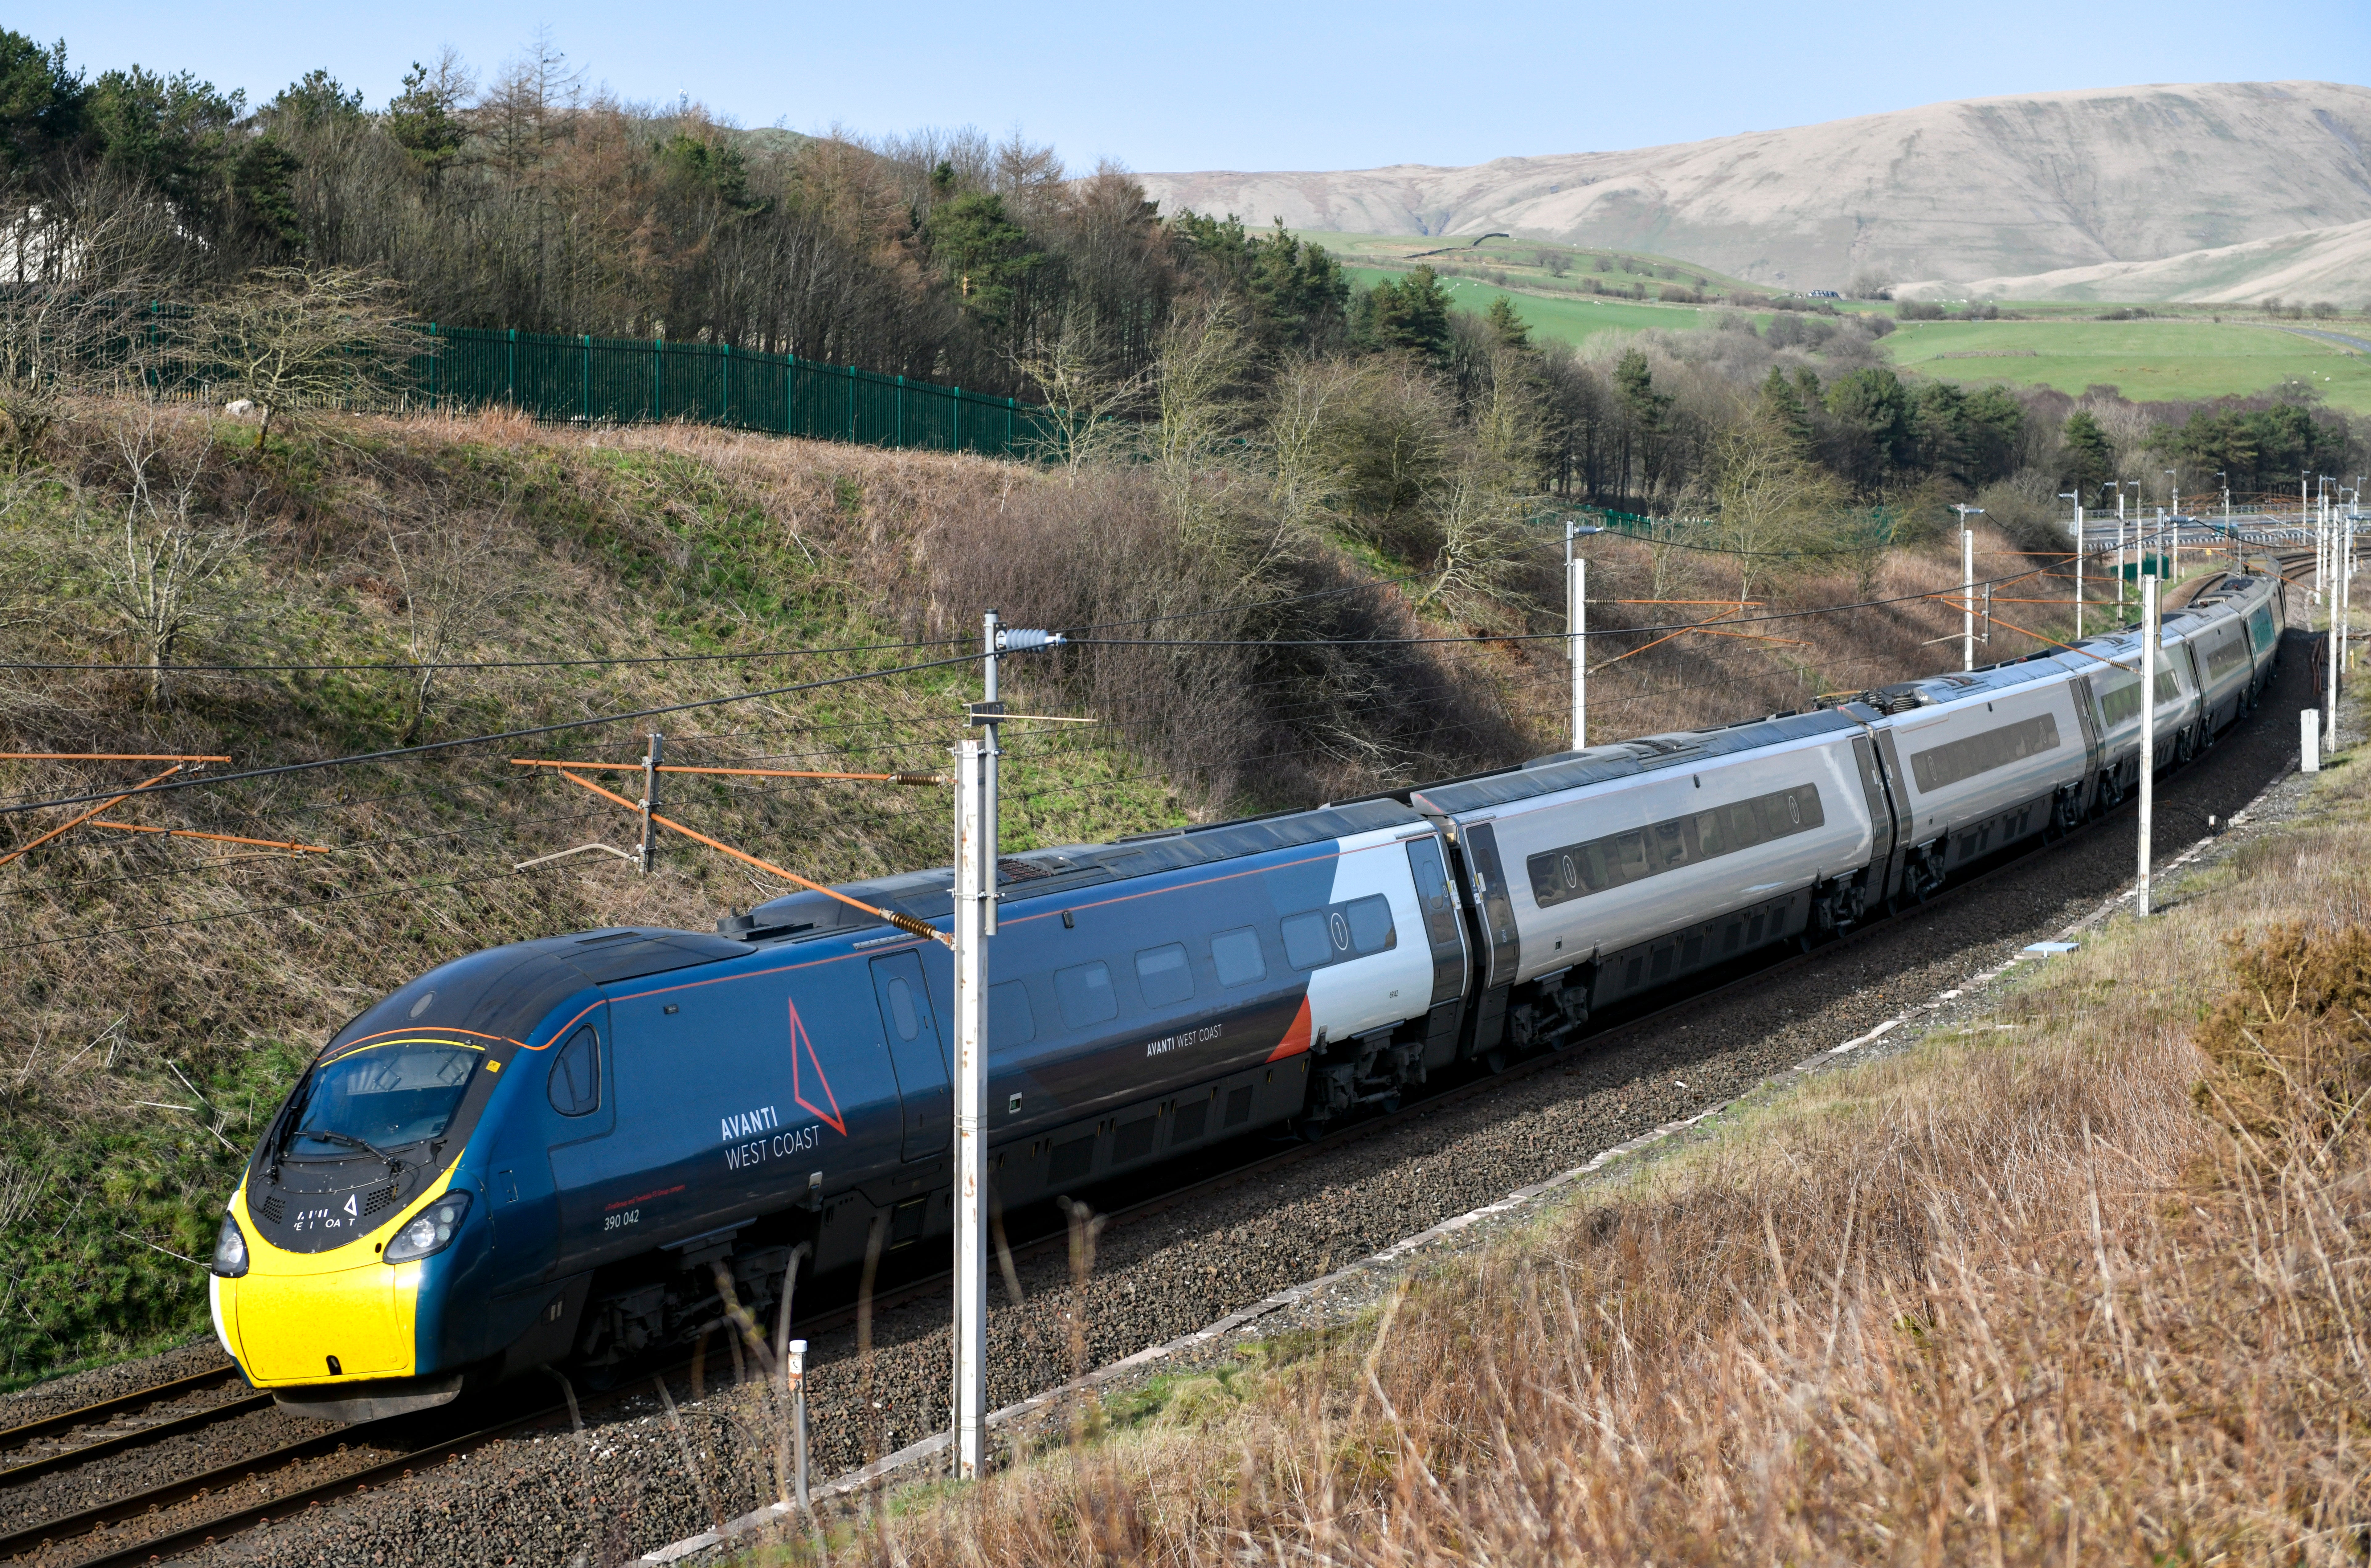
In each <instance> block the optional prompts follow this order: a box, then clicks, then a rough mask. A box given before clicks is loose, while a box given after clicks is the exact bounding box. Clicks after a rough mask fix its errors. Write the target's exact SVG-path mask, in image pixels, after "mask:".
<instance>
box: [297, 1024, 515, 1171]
mask: <svg viewBox="0 0 2371 1568" xmlns="http://www.w3.org/2000/svg"><path fill="white" fill-rule="evenodd" d="M484 1058H485V1052H484V1050H483V1049H482V1048H480V1047H479V1046H476V1045H469V1044H465V1043H461V1042H459V1041H457V1040H445V1039H438V1038H435V1037H434V1036H419V1037H414V1038H411V1039H403V1040H386V1041H380V1042H377V1043H373V1044H369V1045H365V1046H364V1047H363V1048H362V1049H360V1050H358V1051H349V1052H347V1053H345V1054H344V1055H340V1056H336V1057H333V1058H331V1059H330V1060H329V1061H326V1062H323V1063H320V1064H319V1065H318V1066H315V1067H314V1068H313V1070H312V1072H310V1073H309V1074H307V1075H306V1080H305V1093H304V1099H303V1101H301V1102H300V1103H299V1104H298V1106H297V1109H296V1113H295V1117H294V1118H293V1120H292V1124H291V1125H290V1127H289V1130H288V1146H287V1147H288V1152H289V1154H290V1155H291V1156H292V1157H294V1158H300V1159H301V1158H305V1157H306V1156H311V1157H315V1158H337V1159H347V1158H351V1157H352V1155H353V1149H354V1143H360V1144H363V1145H364V1146H367V1147H371V1148H376V1149H388V1148H402V1147H408V1146H411V1145H414V1144H422V1143H426V1142H427V1141H429V1140H430V1139H432V1138H437V1137H442V1136H444V1135H445V1129H447V1128H448V1127H450V1126H451V1125H452V1124H453V1118H454V1117H455V1116H456V1115H457V1114H458V1113H459V1112H460V1109H461V1102H462V1100H463V1099H464V1098H465V1097H466V1096H467V1095H468V1091H469V1085H470V1084H471V1083H472V1082H473V1081H474V1080H475V1079H476V1077H477V1071H478V1065H479V1063H480V1062H481V1061H483V1060H484ZM349 1139H352V1140H354V1141H353V1142H348V1141H346V1140H349Z"/></svg>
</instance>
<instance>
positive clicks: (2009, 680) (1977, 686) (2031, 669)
mask: <svg viewBox="0 0 2371 1568" xmlns="http://www.w3.org/2000/svg"><path fill="white" fill-rule="evenodd" d="M2266 585H2267V584H2266V582H2265V581H2264V580H2263V579H2261V578H2256V577H2243V576H2239V575H2238V574H2236V573H2228V572H2226V573H2225V574H2224V575H2223V576H2222V577H2220V578H2218V579H2216V580H2215V581H2214V582H2210V583H2208V584H2206V585H2205V586H2204V587H2203V588H2201V589H2199V590H2198V592H2197V593H2195V594H2192V595H2191V598H2190V601H2189V602H2188V603H2187V604H2185V605H2182V606H2181V607H2180V609H2178V610H2174V611H2172V612H2170V613H2169V614H2167V615H2165V616H2164V617H2162V618H2161V620H2160V622H2159V625H2160V627H2161V628H2162V635H2164V636H2166V637H2169V638H2174V639H2180V638H2182V637H2185V636H2188V635H2189V634H2190V633H2192V632H2195V631H2199V630H2203V628H2205V627H2206V626H2207V625H2208V623H2210V622H2211V621H2213V620H2215V619H2216V618H2218V617H2223V616H2236V615H2238V613H2239V612H2240V607H2241V605H2240V601H2242V600H2244V599H2245V598H2246V597H2247V596H2248V595H2249V594H2254V593H2259V592H2261V591H2262V590H2263V589H2264V588H2265V587H2266ZM2140 645H2141V628H2140V626H2139V624H2138V623H2137V622H2135V623H2134V624H2133V625H2131V626H2126V627H2121V628H2117V629H2116V630H2114V631H2111V632H2105V633H2102V634H2100V635H2099V636H2096V637H2087V638H2085V639H2084V640H2082V641H2080V642H2077V643H2074V644H2072V645H2071V646H2069V647H2067V648H2065V649H2058V650H2045V651H2041V652H2039V653H2029V654H2027V655H2025V656H2024V657H2023V658H2021V659H2012V660H2009V661H2007V663H1999V664H1990V665H1987V666H1985V667H1984V668H1983V669H1979V670H1963V671H1960V672H1958V673H1956V674H1944V675H1926V676H1922V677H1921V678H1919V679H1917V680H1914V681H1898V682H1896V683H1894V684H1893V685H1891V686H1879V687H1877V688H1876V689H1875V690H1873V691H1868V692H1864V693H1862V694H1861V698H1860V700H1861V701H1863V702H1865V703H1867V704H1868V706H1869V707H1871V708H1874V709H1877V710H1878V711H1879V713H1903V712H1906V711H1908V710H1909V709H1914V708H1932V707H1940V706H1941V705H1942V704H1944V703H1947V702H1960V701H1964V700H1966V699H1968V698H1977V697H1984V696H1987V695H1990V694H1992V693H1995V692H2002V691H2008V690H2012V689H2014V688H2016V687H2018V686H2030V685H2031V684H2032V683H2033V682H2035V681H2041V680H2049V679H2051V678H2052V677H2053V676H2056V675H2060V674H2065V673H2067V672H2068V671H2073V672H2075V673H2076V674H2083V673H2085V672H2087V671H2092V670H2097V669H2099V667H2100V666H2101V664H2102V663H2105V662H2107V661H2111V660H2115V659H2118V658H2120V657H2122V656H2124V655H2129V654H2132V653H2134V652H2136V651H2138V650H2139V648H2140Z"/></svg>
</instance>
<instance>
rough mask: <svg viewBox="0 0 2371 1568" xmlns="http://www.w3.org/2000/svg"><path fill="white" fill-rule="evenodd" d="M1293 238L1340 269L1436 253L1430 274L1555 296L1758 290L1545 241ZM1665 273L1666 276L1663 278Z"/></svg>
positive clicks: (1678, 263)
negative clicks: (1586, 291)
mask: <svg viewBox="0 0 2371 1568" xmlns="http://www.w3.org/2000/svg"><path fill="white" fill-rule="evenodd" d="M1296 232H1297V233H1299V234H1300V236H1301V238H1303V239H1306V240H1309V241H1312V242H1313V243H1314V244H1318V245H1322V246H1324V248H1326V249H1328V250H1330V251H1332V252H1333V253H1334V254H1335V255H1336V256H1338V257H1340V258H1341V259H1342V260H1343V262H1344V263H1345V264H1356V263H1361V262H1378V261H1389V262H1392V263H1394V264H1396V265H1401V266H1413V265H1415V264H1416V263H1417V259H1419V258H1418V253H1419V252H1423V251H1440V252H1441V254H1440V255H1427V256H1422V257H1421V258H1420V259H1421V260H1422V261H1423V263H1424V264H1426V265H1428V266H1430V267H1431V268H1432V269H1433V270H1434V271H1447V270H1448V269H1450V268H1452V267H1454V268H1456V269H1458V270H1459V271H1465V272H1475V271H1500V272H1504V273H1506V274H1507V281H1508V282H1514V283H1520V284H1521V285H1522V286H1524V287H1526V288H1534V287H1536V288H1542V289H1547V290H1550V291H1552V292H1556V293H1564V292H1570V293H1573V294H1580V293H1582V289H1581V286H1580V285H1581V280H1583V279H1584V278H1594V279H1596V280H1597V281H1598V282H1600V283H1603V284H1607V285H1613V284H1616V283H1643V284H1645V285H1646V286H1647V288H1648V291H1649V292H1650V293H1651V292H1652V291H1653V290H1654V289H1656V288H1658V287H1660V286H1662V285H1665V284H1671V285H1677V286H1680V287H1685V288H1694V289H1698V290H1701V291H1705V292H1709V293H1714V294H1729V293H1731V292H1734V291H1738V290H1749V291H1751V290H1757V289H1760V288H1761V285H1757V284H1753V283H1749V282H1745V281H1744V280H1743V279H1741V278H1732V277H1730V276H1729V274H1728V273H1726V272H1716V271H1713V270H1712V269H1711V268H1709V267H1700V266H1698V265H1696V264H1695V263H1694V262H1693V261H1683V260H1682V259H1679V258H1678V257H1676V256H1659V255H1657V254H1655V253H1654V252H1652V251H1648V250H1609V249H1605V248H1588V247H1584V246H1578V245H1562V244H1559V243H1557V242H1556V241H1555V240H1546V239H1488V240H1484V241H1483V242H1482V243H1481V244H1480V245H1478V246H1477V245H1475V244H1473V243H1472V242H1471V240H1470V239H1468V238H1464V237H1461V236H1456V235H1406V234H1339V233H1334V232H1328V231H1320V230H1314V229H1312V230H1301V231H1296ZM1543 251H1547V252H1554V253H1556V254H1559V255H1561V256H1563V257H1564V258H1565V259H1567V261H1568V262H1569V263H1570V268H1569V270H1568V271H1567V272H1566V273H1565V275H1564V276H1563V277H1561V278H1558V277H1556V276H1555V275H1554V274H1553V273H1551V272H1550V271H1548V270H1547V269H1546V268H1544V267H1543V266H1541V265H1540V257H1541V253H1542V252H1543ZM1601 261H1602V262H1604V263H1605V265H1606V270H1605V271H1599V270H1598V264H1599V263H1600V262H1601ZM1666 273H1670V274H1672V275H1671V276H1668V277H1667V276H1665V275H1664V274H1666ZM1699 280H1701V281H1699ZM1764 292H1766V290H1764Z"/></svg>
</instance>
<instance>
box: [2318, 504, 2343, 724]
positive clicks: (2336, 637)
mask: <svg viewBox="0 0 2371 1568" xmlns="http://www.w3.org/2000/svg"><path fill="white" fill-rule="evenodd" d="M2324 532H2326V533H2328V534H2330V536H2331V544H2332V546H2333V547H2335V545H2336V543H2337V539H2338V535H2337V531H2336V530H2335V529H2325V530H2324ZM2343 588H2344V580H2343V578H2342V576H2341V575H2340V573H2339V571H2338V560H2337V554H2336V550H2335V548H2333V549H2332V552H2331V578H2330V629H2329V631H2327V632H2326V633H2324V634H2323V644H2322V648H2323V655H2324V657H2325V658H2327V659H2328V661H2329V663H2330V706H2329V707H2328V708H2326V709H2323V710H2322V715H2321V728H2322V734H2323V736H2324V747H2325V749H2327V750H2329V751H2331V752H2332V753H2335V752H2336V751H2337V750H2338V661H2339V660H2340V659H2341V658H2342V657H2343V656H2344V653H2345V649H2346V642H2345V633H2344V632H2343V630H2342V629H2341V628H2342V626H2343V623H2344V619H2345V613H2346V612H2345V611H2344V610H2343V609H2342V607H2341V601H2342V593H2343Z"/></svg>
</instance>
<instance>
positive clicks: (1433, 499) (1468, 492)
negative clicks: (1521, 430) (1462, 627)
mask: <svg viewBox="0 0 2371 1568" xmlns="http://www.w3.org/2000/svg"><path fill="white" fill-rule="evenodd" d="M1507 478H1508V476H1507V473H1506V471H1505V469H1504V468H1503V467H1501V466H1499V465H1498V464H1495V463H1492V462H1490V461H1488V460H1487V459H1482V460H1477V461H1473V462H1467V463H1463V464H1461V465H1459V466H1458V467H1455V468H1452V469H1451V470H1450V471H1449V472H1448V473H1447V474H1445V475H1443V476H1442V478H1440V482H1439V483H1437V484H1436V485H1435V486H1434V487H1433V489H1432V491H1431V494H1430V495H1429V496H1428V498H1427V500H1426V504H1425V513H1426V515H1427V517H1428V519H1429V520H1430V521H1431V523H1432V525H1433V528H1434V530H1435V532H1436V536H1437V538H1438V540H1439V544H1438V547H1437V548H1436V549H1435V551H1434V554H1433V559H1432V565H1431V569H1430V570H1431V577H1432V581H1431V582H1428V583H1427V584H1426V585H1425V588H1424V591H1423V592H1422V593H1421V594H1417V601H1416V602H1417V608H1419V609H1423V608H1426V607H1428V606H1431V605H1439V606H1440V608H1441V609H1442V610H1444V611H1446V612H1448V613H1449V614H1450V615H1452V616H1454V617H1458V618H1459V619H1461V620H1464V621H1468V622H1475V623H1486V622H1487V621H1489V620H1491V619H1493V618H1496V617H1498V615H1501V614H1503V613H1505V612H1506V611H1509V610H1516V611H1521V610H1523V609H1527V608H1529V607H1530V601H1529V596H1528V595H1526V594H1524V593H1523V591H1522V587H1521V582H1522V578H1523V575H1524V573H1525V572H1526V571H1528V570H1530V569H1531V568H1532V565H1533V564H1534V563H1533V562H1532V560H1529V559H1526V558H1528V557H1532V556H1535V555H1536V553H1537V552H1536V551H1535V549H1534V548H1533V544H1534V541H1533V540H1532V538H1531V536H1529V535H1528V534H1527V533H1526V531H1525V530H1524V527H1523V515H1524V507H1523V503H1522V500H1521V497H1519V496H1518V495H1516V494H1515V493H1514V491H1513V490H1512V489H1511V488H1510V487H1509V485H1508V483H1507Z"/></svg>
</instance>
